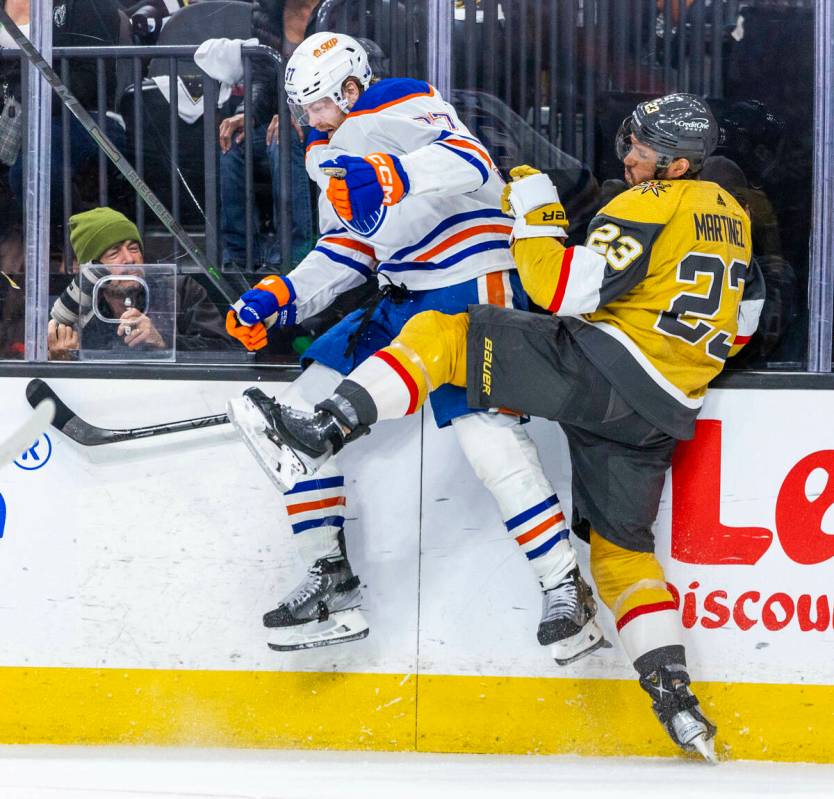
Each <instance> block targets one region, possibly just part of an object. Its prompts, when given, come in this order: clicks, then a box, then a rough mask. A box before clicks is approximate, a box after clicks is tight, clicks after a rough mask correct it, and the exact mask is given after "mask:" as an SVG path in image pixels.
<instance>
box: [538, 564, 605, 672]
mask: <svg viewBox="0 0 834 799" xmlns="http://www.w3.org/2000/svg"><path fill="white" fill-rule="evenodd" d="M596 612H597V603H596V602H595V601H594V595H593V592H592V591H591V587H590V586H589V585H588V584H587V583H586V582H585V581H584V580H583V579H582V575H581V574H580V573H579V569H578V568H577V569H573V570H572V571H570V572H568V574H567V575H566V576H565V578H564V579H563V580H562V582H560V583H559V584H558V585H556V586H555V587H553V588H551V589H550V590H548V591H545V592H544V596H543V597H542V618H541V621H540V622H539V631H538V639H539V643H540V644H541V645H542V646H547V645H548V644H549V645H550V654H551V655H552V656H553V659H554V660H555V661H556V662H557V663H558V664H559V665H560V666H566V665H567V664H568V663H573V662H574V661H575V660H579V659H580V658H582V657H584V656H585V655H590V654H591V652H593V651H595V650H596V649H599V648H600V647H602V646H607V647H610V646H611V644H609V643H608V642H607V641H606V640H605V638H604V637H603V635H602V630H600V628H599V626H598V625H597V623H596V620H595V618H594V617H595V615H596Z"/></svg>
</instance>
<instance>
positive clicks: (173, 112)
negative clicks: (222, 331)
mask: <svg viewBox="0 0 834 799" xmlns="http://www.w3.org/2000/svg"><path fill="white" fill-rule="evenodd" d="M196 50H197V47H196V46H181V45H178V46H170V45H152V46H143V47H135V46H127V47H126V46H112V47H84V48H67V47H65V48H54V49H53V60H54V63H55V64H56V71H57V72H58V74H59V75H60V76H61V80H62V81H63V82H64V83H65V84H68V83H69V79H70V74H71V70H72V64H73V62H74V61H78V60H85V61H89V60H90V59H95V62H96V77H97V92H96V107H95V109H89V110H90V111H92V112H93V113H94V114H95V115H96V116H97V120H98V124H99V125H100V126H101V127H102V129H104V127H105V124H106V123H105V120H106V119H107V117H108V115H110V117H111V119H112V115H113V109H111V108H109V107H108V88H109V89H111V90H112V88H113V87H112V86H110V87H108V86H107V81H106V75H105V73H106V67H107V62H110V61H115V62H117V63H119V64H123V63H126V64H128V65H129V75H130V77H131V81H130V83H129V85H128V86H127V87H126V92H125V94H124V96H123V99H122V102H121V103H120V110H121V111H123V112H125V113H127V112H128V111H130V112H131V113H130V114H128V118H129V119H130V120H131V124H130V125H129V126H126V128H125V144H126V147H125V150H126V152H125V153H123V155H126V156H127V157H128V160H131V161H132V163H133V166H134V167H135V169H136V171H137V173H138V174H139V176H140V177H141V178H142V179H143V180H144V181H145V182H146V183H148V184H149V185H150V187H151V189H152V190H153V191H154V192H155V193H157V194H162V195H163V196H164V197H165V200H166V201H167V203H168V204H169V210H170V211H171V213H172V215H173V216H174V218H175V219H176V220H177V221H178V222H180V223H181V224H182V223H183V222H185V223H186V225H188V219H185V220H184V219H183V202H182V198H183V195H186V196H187V197H189V199H190V202H191V204H192V205H193V206H194V207H195V208H196V210H197V212H198V213H199V217H200V219H199V223H198V225H196V226H195V225H194V224H193V223H192V224H190V225H188V226H189V227H190V228H191V230H192V232H193V233H194V235H195V236H196V237H197V238H201V239H203V240H204V247H205V251H206V255H207V256H208V259H209V261H210V262H211V263H213V264H219V263H220V254H221V245H222V242H221V239H220V225H219V208H220V190H219V176H218V155H219V146H218V127H219V123H220V121H221V118H222V114H221V111H220V109H219V108H218V98H219V95H220V83H219V82H218V81H216V80H214V79H213V78H210V77H209V76H208V75H206V74H205V73H202V75H201V89H202V97H203V113H202V120H201V122H200V123H195V125H196V124H199V125H200V130H201V133H202V140H203V146H202V153H201V162H202V163H201V167H202V177H203V179H204V186H203V190H202V191H201V192H200V191H195V189H194V187H193V186H192V185H191V182H190V181H189V179H188V178H187V177H186V175H185V173H184V171H183V161H182V156H183V148H184V146H187V143H184V142H181V141H180V134H179V128H180V115H179V107H178V97H179V95H178V92H177V91H170V88H169V96H168V101H167V120H166V124H167V129H168V134H169V136H168V141H167V144H165V145H163V147H165V148H166V151H165V153H164V154H163V155H165V156H166V163H165V166H166V167H167V169H168V171H169V177H168V180H167V185H166V184H163V183H161V182H160V180H159V176H158V175H156V176H154V175H151V174H148V168H147V167H148V164H147V163H146V156H147V153H148V147H147V141H146V139H147V130H146V128H145V124H144V122H145V120H146V108H145V106H146V99H145V96H144V94H145V93H144V91H143V84H144V81H145V80H146V72H147V62H148V61H149V60H150V59H153V60H154V61H156V62H159V61H165V62H167V70H166V77H167V79H168V86H169V87H172V86H178V85H179V80H178V79H179V77H180V60H181V59H183V58H189V59H193V56H194V53H195V52H196ZM242 56H243V66H244V104H245V106H246V107H249V108H251V107H252V79H251V70H252V62H253V60H254V59H268V60H269V61H270V62H271V63H272V64H273V65H274V67H275V73H276V78H275V80H276V91H277V96H278V98H279V109H277V111H278V113H279V119H280V124H279V137H280V146H279V158H280V165H281V169H280V176H281V185H280V187H278V190H279V202H280V209H281V213H280V230H279V231H276V232H278V233H280V239H281V256H282V263H283V264H289V263H290V260H291V242H290V224H291V223H290V219H291V213H292V192H291V184H290V181H291V173H290V137H291V136H294V135H296V134H295V132H294V131H293V129H292V126H291V122H290V117H289V113H288V112H287V110H286V101H285V95H284V86H283V83H284V70H283V63H282V59H281V56H280V55H279V54H278V53H276V52H275V51H274V50H272V49H271V48H269V47H265V46H262V45H247V46H245V47H243V48H242ZM0 58H2V59H4V60H12V59H20V58H22V55H21V54H20V53H19V52H18V51H9V50H3V51H0ZM195 69H196V67H195ZM23 74H24V76H25V74H26V73H25V71H24V73H23ZM26 91H27V85H26V81H25V80H24V84H23V92H24V93H26ZM130 95H132V98H131V97H130ZM128 101H130V102H129V103H128ZM25 113H26V109H25V106H24V114H25ZM60 113H61V121H62V125H61V132H62V135H61V141H60V142H53V143H52V146H53V148H56V147H60V148H61V151H62V193H61V197H60V202H61V219H62V220H67V219H68V218H69V217H70V215H71V214H72V213H73V208H72V177H73V169H72V160H71V151H72V140H71V136H72V127H71V125H70V119H71V114H70V112H69V110H68V109H67V108H66V107H65V106H64V107H62V109H61V112H60ZM227 115H228V114H227ZM120 116H121V115H120ZM122 119H124V117H122ZM156 121H160V120H156ZM26 124H28V119H27V118H26V117H24V125H26ZM253 129H254V120H253V119H252V115H251V114H245V116H244V132H245V139H244V151H245V164H246V166H245V198H244V200H243V201H244V202H245V209H246V214H245V215H246V229H245V236H246V252H247V257H246V271H247V272H252V271H254V269H255V267H256V266H257V264H255V263H254V259H253V255H252V253H253V241H254V237H255V230H254V218H255V214H254V202H255V199H254V198H255V192H254V169H253V161H254V158H253V152H252V140H253ZM84 135H86V134H84ZM21 157H22V158H24V159H25V157H26V152H25V149H24V150H23V151H22V153H21ZM111 171H112V170H111V169H110V166H109V160H108V159H107V157H106V155H105V154H104V152H103V151H100V152H99V154H98V170H97V186H98V188H97V201H98V204H99V205H108V204H109V203H110V201H111V199H112V185H111V180H110V179H111V177H112V174H111ZM54 202H55V198H53V203H54ZM133 214H134V221H135V222H136V225H137V227H138V228H139V231H140V233H141V235H142V236H143V238H144V237H145V234H146V231H147V229H148V226H149V224H150V225H153V220H152V219H151V220H149V219H148V218H147V214H146V209H145V204H144V202H143V200H142V199H141V198H140V197H139V196H138V195H137V196H136V198H135V202H134V211H133ZM53 216H54V215H53ZM63 228H64V243H63V251H64V258H65V262H66V263H70V262H71V254H72V250H71V247H70V243H69V231H68V227H67V225H64V226H63ZM181 256H182V249H181V247H180V245H179V244H178V242H177V241H176V239H174V240H173V245H172V257H173V258H174V259H175V260H178V259H180V258H181ZM182 271H184V272H187V271H189V266H188V264H183V265H182Z"/></svg>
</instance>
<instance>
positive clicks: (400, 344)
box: [336, 311, 469, 424]
mask: <svg viewBox="0 0 834 799" xmlns="http://www.w3.org/2000/svg"><path fill="white" fill-rule="evenodd" d="M468 329H469V315H468V314H454V315H449V314H443V313H439V312H437V311H425V312H424V313H420V314H417V315H416V316H414V317H412V318H411V319H409V321H408V322H407V323H406V324H405V326H404V327H403V329H402V330H401V331H400V334H399V335H398V336H397V337H396V338H395V339H394V340H393V341H392V342H391V344H390V345H389V346H387V347H385V348H384V349H381V350H379V351H378V352H376V353H374V355H373V356H371V357H370V358H368V359H367V360H366V361H364V362H363V363H362V364H360V365H359V366H358V367H357V368H356V369H354V371H353V372H351V373H350V375H349V379H348V380H346V381H345V382H344V383H342V384H341V385H340V386H339V387H338V388H337V389H336V392H337V393H338V394H341V395H343V396H347V397H348V398H349V399H350V401H351V403H352V404H354V406H357V407H358V404H362V405H364V406H365V407H366V408H370V407H373V409H374V411H373V412H370V411H369V410H362V409H361V408H359V410H360V412H361V413H363V415H364V417H365V418H363V419H362V422H363V423H365V424H373V423H374V422H375V421H377V419H399V418H400V417H402V416H408V415H409V414H411V413H414V412H415V411H417V410H418V409H419V408H420V407H421V406H422V405H423V403H424V402H425V401H426V397H427V396H428V395H429V393H430V392H431V391H433V390H434V389H435V388H438V387H439V386H442V385H444V384H446V383H451V384H453V385H456V386H465V385H466V333H467V331H468ZM346 383H350V384H352V386H351V387H346V386H345V384H346ZM356 386H358V387H360V388H362V389H364V391H365V392H366V398H363V399H361V400H358V401H357V400H356V399H355V398H354V396H351V392H355V390H356V389H355V387H356Z"/></svg>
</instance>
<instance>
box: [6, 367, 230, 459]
mask: <svg viewBox="0 0 834 799" xmlns="http://www.w3.org/2000/svg"><path fill="white" fill-rule="evenodd" d="M26 399H27V400H29V404H30V405H31V406H32V407H33V408H34V407H35V406H36V405H39V404H41V403H42V402H43V401H46V400H49V401H51V402H53V403H54V405H55V419H54V420H53V421H52V426H53V427H54V428H55V429H56V430H60V431H61V432H62V433H63V434H64V435H65V436H66V437H67V438H70V439H72V440H73V441H75V442H76V443H77V444H81V445H82V446H85V447H97V446H99V445H100V444H115V443H117V442H119V441H134V440H135V439H137V438H151V437H152V436H165V435H168V433H181V432H183V431H185V430H202V429H203V428H205V427H215V426H217V425H220V424H227V423H228V421H229V417H228V416H226V414H225V413H219V414H217V415H215V416H198V417H197V418H196V419H182V420H181V421H178V422H166V423H164V424H153V425H149V426H147V427H133V428H130V429H127V430H119V429H117V430H113V429H110V428H106V427H96V426H95V425H92V424H90V423H89V422H85V421H84V420H83V419H82V418H81V417H79V416H77V415H76V414H75V412H74V411H72V410H70V409H69V407H68V406H67V404H66V403H65V402H64V401H63V400H62V399H61V398H60V397H59V396H58V395H57V394H56V393H55V392H54V391H53V390H52V389H51V388H50V387H49V386H48V385H47V384H46V383H44V381H43V380H41V379H40V378H37V377H36V378H35V379H34V380H30V381H29V385H27V386H26ZM18 454H19V453H18Z"/></svg>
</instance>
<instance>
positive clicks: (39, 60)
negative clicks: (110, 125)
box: [0, 4, 248, 305]
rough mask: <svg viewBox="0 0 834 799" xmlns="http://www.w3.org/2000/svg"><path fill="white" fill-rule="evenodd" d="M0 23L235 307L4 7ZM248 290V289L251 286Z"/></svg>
mask: <svg viewBox="0 0 834 799" xmlns="http://www.w3.org/2000/svg"><path fill="white" fill-rule="evenodd" d="M0 22H2V23H3V27H5V28H6V30H7V31H8V32H9V33H10V34H11V37H12V39H14V41H15V43H16V44H17V46H18V47H19V48H20V49H21V50H22V51H23V52H24V53H25V55H26V57H27V58H28V59H29V61H30V62H31V63H32V65H33V66H34V67H35V68H36V69H37V70H38V71H39V72H40V73H41V75H43V76H44V78H45V79H46V81H47V82H48V83H49V85H50V86H52V88H53V89H54V90H55V94H57V95H58V97H59V98H60V100H61V102H62V103H63V104H64V105H65V106H66V107H67V108H68V109H69V111H70V113H72V115H73V116H74V117H75V118H76V119H77V120H78V121H79V122H80V123H81V125H82V126H83V127H84V129H85V130H86V131H87V133H89V134H90V136H92V138H93V140H94V141H95V142H96V144H98V146H99V147H100V148H101V150H102V152H103V153H104V154H105V155H106V156H107V157H108V158H109V159H110V160H111V161H112V162H113V163H114V164H115V165H116V168H117V169H118V170H119V171H120V172H121V173H122V174H123V175H124V176H125V178H127V181H128V183H130V185H131V186H133V188H134V189H135V190H136V192H137V194H138V195H139V196H140V197H141V198H142V199H143V200H144V201H145V204H146V205H147V206H148V207H149V208H150V209H151V210H152V211H153V212H154V213H155V214H156V215H157V217H158V218H159V221H160V222H162V224H163V225H165V227H166V228H167V229H168V231H169V232H170V233H171V235H172V236H174V237H175V238H176V239H177V240H178V241H179V242H180V244H182V246H183V249H184V250H185V251H186V252H187V253H188V254H189V255H190V256H191V257H192V258H193V259H194V262H195V263H196V264H197V266H199V267H200V269H202V270H203V272H204V273H205V275H206V277H208V279H209V280H210V281H211V282H212V284H213V285H214V287H215V288H216V289H217V290H218V291H219V292H220V293H221V294H222V295H223V299H225V300H226V302H228V303H229V305H232V303H234V301H235V299H234V298H236V295H237V294H238V293H239V292H237V291H235V290H234V289H233V288H232V286H231V284H230V283H229V282H228V281H227V280H226V278H225V277H223V275H222V274H221V273H220V272H218V271H217V269H216V267H214V266H212V265H211V264H210V263H209V262H208V259H207V258H206V256H205V255H204V254H203V252H202V251H201V250H200V248H199V247H198V246H197V245H196V244H195V243H194V240H193V239H192V238H191V236H189V235H188V233H186V232H185V230H184V229H183V227H182V225H180V223H179V222H177V220H176V219H174V217H173V216H172V215H171V213H170V212H169V211H168V209H167V208H166V207H165V206H164V205H163V204H162V202H161V200H160V199H159V198H158V197H157V196H156V195H155V194H154V193H153V191H151V188H150V186H148V184H147V183H145V181H144V180H142V178H140V177H139V175H138V173H137V172H136V170H135V169H134V168H133V167H132V166H131V165H130V164H129V163H128V162H127V160H126V159H125V157H124V156H123V155H122V154H121V153H120V152H119V150H118V149H117V148H116V145H115V144H113V142H112V141H110V139H109V138H108V137H107V135H106V134H105V133H104V131H103V130H102V129H101V128H100V127H99V126H98V125H97V124H96V121H95V120H94V119H93V118H92V117H91V116H90V115H89V114H88V113H87V111H86V110H85V109H84V107H83V106H82V105H81V103H79V102H78V100H77V99H76V98H75V95H73V94H72V93H71V92H70V90H69V89H68V88H67V87H66V86H65V85H64V84H63V82H62V81H61V79H60V78H59V77H58V75H57V73H56V72H55V70H54V69H52V67H51V66H49V64H47V63H46V61H45V60H44V58H43V56H42V55H41V54H40V53H39V52H38V51H37V49H36V48H35V47H34V45H33V44H32V43H31V42H30V41H29V40H28V39H27V38H26V37H25V36H24V35H23V32H22V31H21V30H20V28H18V27H17V25H15V23H14V22H13V21H12V18H11V17H10V16H9V15H8V14H7V13H6V10H5V8H4V7H3V5H2V4H0ZM247 288H248V286H247Z"/></svg>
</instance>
